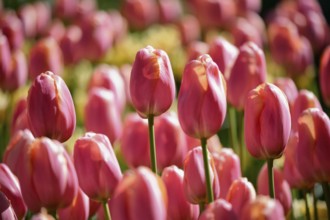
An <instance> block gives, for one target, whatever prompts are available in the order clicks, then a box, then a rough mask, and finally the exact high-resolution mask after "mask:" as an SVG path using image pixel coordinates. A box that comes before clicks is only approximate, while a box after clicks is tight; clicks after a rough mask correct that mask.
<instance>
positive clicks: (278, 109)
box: [244, 83, 291, 159]
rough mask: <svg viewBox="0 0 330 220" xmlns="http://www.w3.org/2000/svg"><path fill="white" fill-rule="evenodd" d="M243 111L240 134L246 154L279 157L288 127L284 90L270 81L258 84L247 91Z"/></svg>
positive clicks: (287, 133)
mask: <svg viewBox="0 0 330 220" xmlns="http://www.w3.org/2000/svg"><path fill="white" fill-rule="evenodd" d="M244 112H245V117H244V137H245V143H246V146H247V149H248V151H249V152H250V154H251V155H252V156H253V157H256V158H259V159H274V158H278V157H280V156H281V155H282V154H283V151H284V149H285V146H286V144H287V142H288V139H289V135H290V131H291V116H290V110H289V104H288V101H287V99H286V97H285V95H284V93H283V92H282V91H281V90H280V89H279V88H278V87H276V86H275V85H273V84H270V83H264V84H261V85H259V86H258V87H257V88H255V89H253V90H251V91H250V92H249V94H248V96H247V99H246V103H245V108H244Z"/></svg>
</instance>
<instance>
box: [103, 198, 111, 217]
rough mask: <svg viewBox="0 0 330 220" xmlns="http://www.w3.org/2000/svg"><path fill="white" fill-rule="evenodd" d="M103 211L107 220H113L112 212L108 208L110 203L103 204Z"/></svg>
mask: <svg viewBox="0 0 330 220" xmlns="http://www.w3.org/2000/svg"><path fill="white" fill-rule="evenodd" d="M102 205H103V210H104V217H105V219H106V220H111V215H110V210H109V206H108V202H103V203H102Z"/></svg>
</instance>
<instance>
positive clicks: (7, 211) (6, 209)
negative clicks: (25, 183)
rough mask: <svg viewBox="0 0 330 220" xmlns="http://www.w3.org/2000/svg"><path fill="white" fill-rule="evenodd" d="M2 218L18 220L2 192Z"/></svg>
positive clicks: (0, 200) (0, 209) (0, 208)
mask: <svg viewBox="0 0 330 220" xmlns="http://www.w3.org/2000/svg"><path fill="white" fill-rule="evenodd" d="M0 218H1V219H4V220H7V219H8V220H17V217H16V214H15V212H14V210H13V208H12V206H11V204H10V201H9V199H8V198H7V197H6V195H5V194H3V193H2V192H0Z"/></svg>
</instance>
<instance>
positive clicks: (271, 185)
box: [267, 159, 275, 199]
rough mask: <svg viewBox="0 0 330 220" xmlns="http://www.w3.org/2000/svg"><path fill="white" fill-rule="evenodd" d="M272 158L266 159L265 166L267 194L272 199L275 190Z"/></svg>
mask: <svg viewBox="0 0 330 220" xmlns="http://www.w3.org/2000/svg"><path fill="white" fill-rule="evenodd" d="M273 162H274V160H273V159H268V160H267V168H268V189H269V196H270V197H271V198H272V199H274V198H275V190H274V172H273Z"/></svg>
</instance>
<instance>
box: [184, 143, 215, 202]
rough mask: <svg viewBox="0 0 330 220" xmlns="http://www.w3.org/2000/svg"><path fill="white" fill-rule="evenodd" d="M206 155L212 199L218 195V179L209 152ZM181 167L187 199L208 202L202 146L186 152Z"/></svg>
mask: <svg viewBox="0 0 330 220" xmlns="http://www.w3.org/2000/svg"><path fill="white" fill-rule="evenodd" d="M208 155H209V158H208V166H209V168H210V169H209V170H210V180H211V185H212V188H213V196H214V199H217V198H219V196H220V184H219V179H218V177H217V172H216V170H215V165H214V159H213V157H212V156H211V154H210V153H209V154H208ZM183 167H184V168H183V170H184V192H185V195H186V198H187V200H188V201H189V202H190V203H193V204H200V203H208V201H209V199H208V198H207V192H206V177H205V171H204V161H203V154H202V147H195V148H194V149H192V150H190V151H189V152H188V154H187V156H186V158H185V161H184V165H183Z"/></svg>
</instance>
